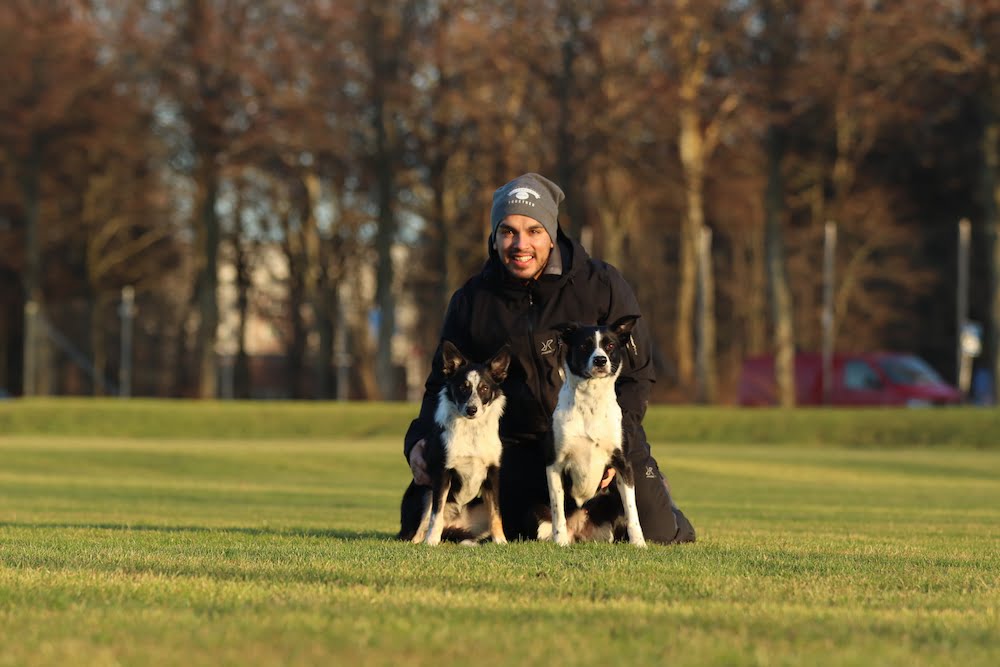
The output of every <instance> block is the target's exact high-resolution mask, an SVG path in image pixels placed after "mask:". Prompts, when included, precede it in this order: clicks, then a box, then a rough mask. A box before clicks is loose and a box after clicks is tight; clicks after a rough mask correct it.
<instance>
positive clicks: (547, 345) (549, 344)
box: [541, 338, 556, 357]
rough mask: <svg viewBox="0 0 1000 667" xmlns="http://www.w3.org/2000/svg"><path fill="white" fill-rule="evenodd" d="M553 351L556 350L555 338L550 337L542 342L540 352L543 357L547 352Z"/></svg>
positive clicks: (552, 352) (551, 352)
mask: <svg viewBox="0 0 1000 667" xmlns="http://www.w3.org/2000/svg"><path fill="white" fill-rule="evenodd" d="M555 351H556V339H555V338H550V339H548V340H547V341H545V342H544V343H542V350H541V353H542V356H543V357H544V356H547V355H549V354H554V353H555Z"/></svg>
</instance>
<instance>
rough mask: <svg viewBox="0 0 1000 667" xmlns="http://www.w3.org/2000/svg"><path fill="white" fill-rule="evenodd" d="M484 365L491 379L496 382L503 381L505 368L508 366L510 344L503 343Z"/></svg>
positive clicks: (505, 374) (505, 372)
mask: <svg viewBox="0 0 1000 667" xmlns="http://www.w3.org/2000/svg"><path fill="white" fill-rule="evenodd" d="M486 365H487V367H488V368H489V373H490V376H491V377H492V378H493V381H494V382H496V383H497V384H501V383H503V381H504V380H506V379H507V369H508V368H510V346H509V345H504V346H503V347H501V348H500V349H499V350H497V353H496V354H494V355H493V358H492V359H490V360H489V362H487V364H486Z"/></svg>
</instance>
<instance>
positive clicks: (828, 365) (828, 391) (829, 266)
mask: <svg viewBox="0 0 1000 667" xmlns="http://www.w3.org/2000/svg"><path fill="white" fill-rule="evenodd" d="M836 259H837V223H835V222H833V221H832V220H831V221H828V222H827V223H826V226H825V227H824V229H823V316H822V318H823V319H822V325H823V404H824V405H829V404H830V400H831V398H832V396H833V347H834V342H833V330H834V313H833V293H834V289H833V281H834V270H835V268H836Z"/></svg>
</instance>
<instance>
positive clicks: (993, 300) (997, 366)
mask: <svg viewBox="0 0 1000 667" xmlns="http://www.w3.org/2000/svg"><path fill="white" fill-rule="evenodd" d="M983 154H984V157H985V168H984V170H983V190H984V197H983V199H984V200H985V201H984V202H983V203H984V204H985V206H984V208H985V210H986V229H987V238H988V239H989V244H990V246H991V247H990V306H989V335H988V345H989V362H990V363H991V364H992V371H993V372H992V375H993V400H994V402H995V403H1000V401H998V398H1000V119H998V118H993V117H991V121H990V123H989V124H988V125H987V126H986V130H985V132H984V133H983Z"/></svg>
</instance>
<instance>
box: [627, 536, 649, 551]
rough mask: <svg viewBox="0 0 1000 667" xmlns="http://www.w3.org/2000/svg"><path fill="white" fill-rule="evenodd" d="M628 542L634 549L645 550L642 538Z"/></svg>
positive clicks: (644, 542) (644, 541)
mask: <svg viewBox="0 0 1000 667" xmlns="http://www.w3.org/2000/svg"><path fill="white" fill-rule="evenodd" d="M629 542H631V543H632V546H634V547H638V548H640V549H645V548H646V539H645V538H643V537H637V538H635V539H630V540H629Z"/></svg>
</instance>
